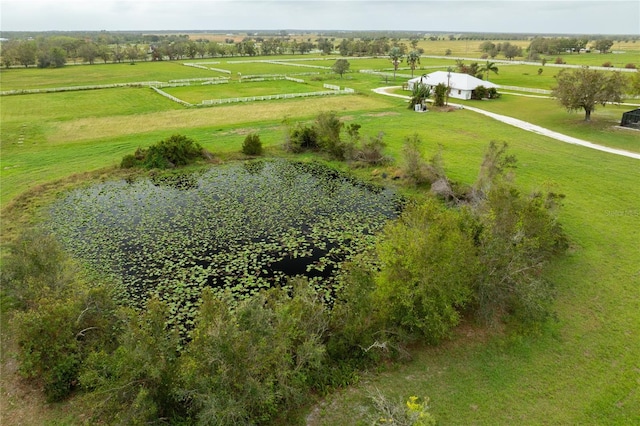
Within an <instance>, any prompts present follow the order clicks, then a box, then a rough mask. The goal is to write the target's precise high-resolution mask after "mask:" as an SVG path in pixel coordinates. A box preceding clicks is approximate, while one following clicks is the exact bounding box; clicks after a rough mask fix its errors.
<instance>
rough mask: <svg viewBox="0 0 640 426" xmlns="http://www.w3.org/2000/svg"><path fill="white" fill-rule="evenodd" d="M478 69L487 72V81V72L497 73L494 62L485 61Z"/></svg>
mask: <svg viewBox="0 0 640 426" xmlns="http://www.w3.org/2000/svg"><path fill="white" fill-rule="evenodd" d="M479 71H480V72H481V73H487V81H489V72H493V73H495V74H498V67H497V66H496V64H495V62H489V61H487V63H486V64H484V65H482V66H481V67H480V69H479Z"/></svg>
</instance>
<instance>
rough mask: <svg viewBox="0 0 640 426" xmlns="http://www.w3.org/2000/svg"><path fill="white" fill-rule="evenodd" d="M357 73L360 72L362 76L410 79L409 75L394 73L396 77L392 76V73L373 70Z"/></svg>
mask: <svg viewBox="0 0 640 426" xmlns="http://www.w3.org/2000/svg"><path fill="white" fill-rule="evenodd" d="M359 72H361V73H362V74H372V75H380V76H383V77H402V78H411V75H409V74H398V73H396V75H395V76H394V75H393V73H391V72H382V71H375V70H360V71H359Z"/></svg>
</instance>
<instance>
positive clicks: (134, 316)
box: [80, 299, 185, 425]
mask: <svg viewBox="0 0 640 426" xmlns="http://www.w3.org/2000/svg"><path fill="white" fill-rule="evenodd" d="M168 318H169V309H168V307H167V305H166V304H165V303H163V302H160V301H158V300H157V299H152V300H150V301H149V302H148V303H147V306H146V310H145V311H144V312H143V313H138V312H133V311H129V312H128V315H127V316H126V328H125V329H124V331H123V332H122V333H121V335H120V339H119V346H118V347H117V349H115V350H111V348H104V349H103V350H96V351H94V352H93V353H92V354H91V355H90V356H89V357H88V359H87V361H86V363H85V365H84V368H83V371H82V374H81V376H80V383H81V384H82V386H83V387H84V388H85V389H88V390H91V391H93V393H92V395H91V398H90V399H94V400H95V402H96V407H97V409H96V415H97V416H99V418H100V419H101V420H108V422H107V423H108V424H139V425H143V424H149V423H151V422H155V421H158V419H172V420H174V421H175V420H178V419H180V418H181V417H182V416H183V415H184V411H185V408H184V403H185V401H184V400H183V399H182V398H181V395H180V392H179V390H180V383H181V382H180V375H179V360H180V357H179V352H178V349H179V344H180V340H179V336H178V333H177V332H176V331H175V330H171V329H167V326H166V324H167V320H168Z"/></svg>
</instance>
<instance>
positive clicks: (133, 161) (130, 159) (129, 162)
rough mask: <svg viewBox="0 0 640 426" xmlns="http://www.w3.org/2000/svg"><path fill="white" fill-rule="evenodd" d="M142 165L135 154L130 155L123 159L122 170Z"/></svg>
mask: <svg viewBox="0 0 640 426" xmlns="http://www.w3.org/2000/svg"><path fill="white" fill-rule="evenodd" d="M139 165H140V161H138V159H137V158H136V156H135V155H133V154H128V155H125V156H124V157H122V161H121V162H120V168H122V169H130V168H132V167H137V166H139Z"/></svg>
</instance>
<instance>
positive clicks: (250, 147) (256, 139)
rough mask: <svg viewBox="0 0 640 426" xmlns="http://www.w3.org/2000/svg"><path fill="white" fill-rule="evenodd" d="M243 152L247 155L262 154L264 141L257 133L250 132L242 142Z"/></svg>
mask: <svg viewBox="0 0 640 426" xmlns="http://www.w3.org/2000/svg"><path fill="white" fill-rule="evenodd" d="M242 153H243V154H245V155H261V154H262V142H261V141H260V136H259V135H258V134H257V133H250V134H248V135H247V137H245V138H244V142H243V143H242Z"/></svg>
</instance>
